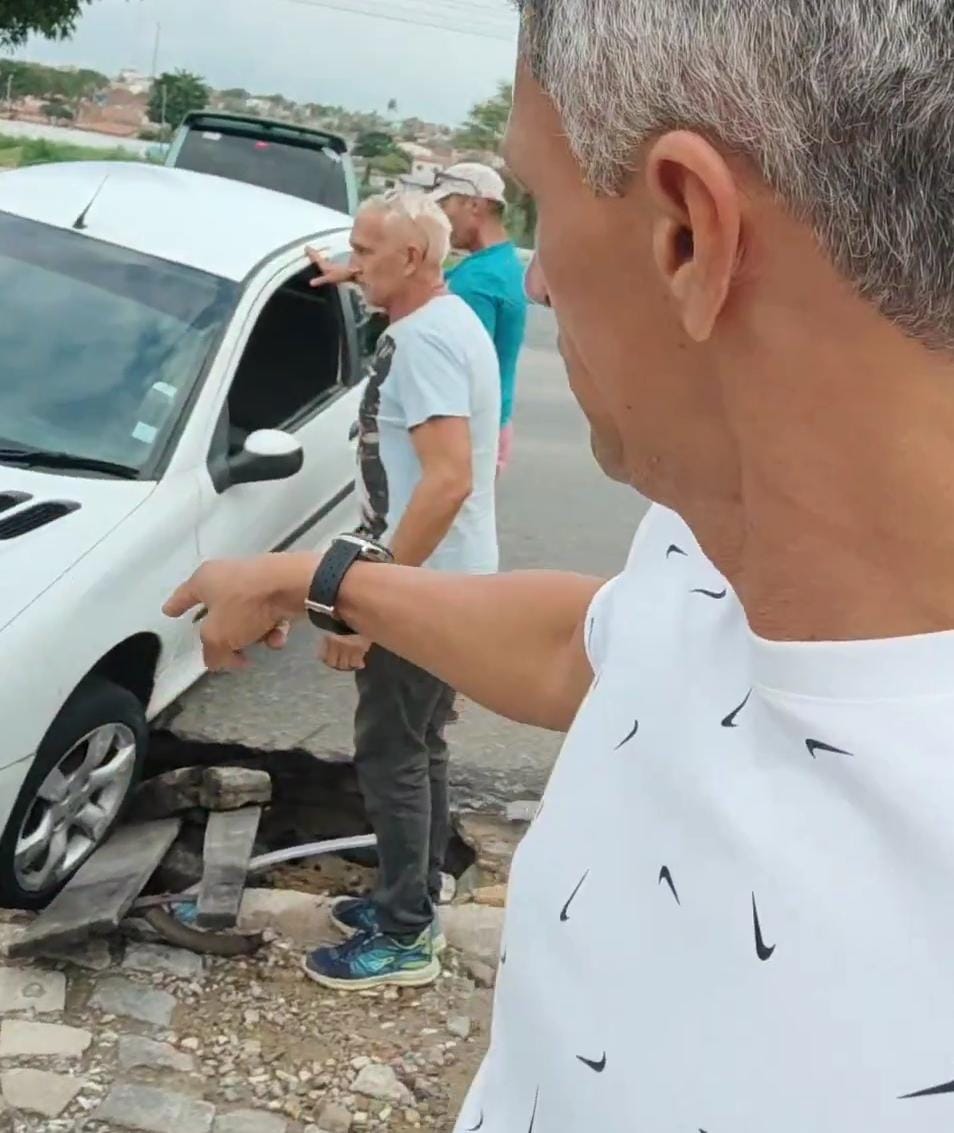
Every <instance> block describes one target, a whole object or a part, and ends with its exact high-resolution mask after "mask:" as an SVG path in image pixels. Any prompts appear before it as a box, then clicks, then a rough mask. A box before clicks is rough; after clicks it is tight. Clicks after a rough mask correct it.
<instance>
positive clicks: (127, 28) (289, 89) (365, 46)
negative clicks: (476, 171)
mask: <svg viewBox="0 0 954 1133" xmlns="http://www.w3.org/2000/svg"><path fill="white" fill-rule="evenodd" d="M321 3H329V4H331V5H333V6H334V7H332V8H326V7H322V6H318V5H319V4H321ZM338 8H344V9H355V8H357V9H365V10H367V11H368V12H382V11H383V12H389V13H391V14H392V15H397V16H400V17H401V21H400V22H399V21H397V20H385V19H382V18H380V17H378V16H376V15H364V14H358V13H357V12H354V11H342V10H337V9H338ZM413 20H425V21H431V22H434V23H439V24H444V25H449V26H452V27H474V26H479V27H481V28H483V29H486V30H488V31H490V32H491V33H493V35H494V36H496V35H497V34H498V33H499V34H501V35H503V36H505V37H506V38H496V37H495V38H491V37H490V36H487V35H483V36H478V35H474V34H463V33H462V32H459V31H450V30H441V29H437V28H433V27H424V26H419V25H418V24H416V23H412V22H410V21H413ZM157 24H159V25H161V37H160V49H159V70H160V71H163V70H175V69H177V68H180V67H181V68H185V69H186V70H189V71H195V72H197V73H198V74H200V75H202V76H204V77H205V78H206V79H207V80H208V82H209V83H211V85H212V86H214V87H216V88H218V89H223V88H227V87H245V88H246V89H247V90H250V91H252V92H253V93H256V94H279V93H280V94H284V95H286V96H287V97H289V98H292V99H294V100H295V101H297V102H320V103H330V104H338V103H340V104H341V105H344V106H347V107H349V108H352V109H355V110H381V111H383V110H384V109H385V108H386V106H387V103H388V100H389V99H391V98H394V99H397V102H398V113H399V115H400V116H401V117H410V116H417V117H420V118H424V119H427V120H429V121H434V122H446V123H449V124H451V125H454V124H457V123H459V122H460V121H461V120H462V119H463V118H464V117H465V116H466V114H467V111H468V110H469V108H470V107H471V105H473V103H475V102H477V101H479V100H481V99H482V98H486V97H488V96H490V95H492V94H493V93H494V91H495V89H496V85H497V83H498V82H500V81H501V80H507V81H509V80H510V79H511V78H512V75H513V67H514V60H515V57H516V24H517V21H516V16H515V15H513V13H512V9H511V6H510V4H509V3H508V0H93V3H92V5H91V6H90V7H89V8H88V9H87V10H86V12H85V14H84V15H83V16H82V17H81V19H80V22H79V24H78V27H77V31H76V34H75V36H74V37H73V38H72V40H70V41H68V42H66V43H50V42H47V41H45V40H42V39H34V40H31V41H30V43H29V44H28V45H27V46H26V47H24V48H22V49H21V50H20V51H19V52H17V57H18V58H20V59H29V60H32V61H34V62H38V63H50V64H76V65H78V66H88V67H93V68H95V69H97V70H101V71H105V72H106V73H107V74H115V73H116V72H118V71H119V70H121V69H123V68H125V67H132V68H135V69H137V70H139V71H142V72H144V73H146V74H150V73H151V72H152V60H153V51H154V46H155V39H156V26H157Z"/></svg>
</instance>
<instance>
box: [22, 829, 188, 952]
mask: <svg viewBox="0 0 954 1133" xmlns="http://www.w3.org/2000/svg"><path fill="white" fill-rule="evenodd" d="M179 825H180V824H179V820H178V819H175V818H167V819H161V820H159V821H157V822H145V823H139V824H137V825H134V826H124V827H122V828H121V829H120V830H118V831H117V832H116V833H115V834H114V835H113V836H112V837H111V838H110V839H109V841H108V842H106V843H105V844H104V845H103V846H100V848H99V849H98V850H96V852H95V853H94V854H93V855H92V857H90V858H89V860H88V861H87V862H85V864H84V865H83V866H81V867H80V870H79V872H78V873H77V874H76V876H75V877H74V878H73V879H72V880H71V881H70V883H69V884H68V885H67V886H66V888H65V889H64V890H63V891H62V892H61V893H59V894H58V895H57V896H56V897H54V898H53V900H52V901H51V902H50V904H49V905H48V906H47V908H46V909H45V910H44V911H43V912H42V913H41V914H40V915H39V916H38V917H37V919H36V920H35V921H34V922H33V924H32V925H30V927H29V928H28V929H27V931H26V932H25V933H24V934H23V936H22V937H20V939H19V940H17V941H14V943H13V944H12V945H11V946H10V955H11V956H32V955H36V954H38V953H40V952H43V951H45V950H46V949H49V948H59V947H61V946H62V945H64V944H70V943H72V942H73V941H75V940H83V939H85V938H86V937H89V936H95V935H99V934H102V933H105V932H108V931H110V930H112V929H114V928H116V927H117V925H118V924H119V922H120V921H121V920H122V919H123V917H124V916H125V915H126V913H127V912H128V911H129V908H130V906H131V905H132V903H133V901H135V899H136V898H137V897H138V896H139V894H140V893H141V892H142V889H143V887H144V886H145V884H146V882H147V881H148V880H149V878H150V877H151V876H152V874H153V873H154V871H155V869H156V866H157V865H158V864H159V862H160V861H162V859H163V857H164V856H165V854H166V852H167V850H168V849H169V847H170V846H171V845H172V843H173V841H175V838H176V835H177V834H178V833H179Z"/></svg>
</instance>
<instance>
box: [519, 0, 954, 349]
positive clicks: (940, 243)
mask: <svg viewBox="0 0 954 1133" xmlns="http://www.w3.org/2000/svg"><path fill="white" fill-rule="evenodd" d="M521 7H522V9H523V51H524V54H525V56H526V58H527V60H528V62H529V64H530V67H531V69H532V70H533V72H534V74H535V75H536V77H537V79H538V80H539V81H540V83H541V84H542V86H543V87H544V89H545V90H546V91H547V92H548V93H549V94H550V96H551V97H552V98H553V100H554V102H555V104H556V106H557V109H558V111H559V113H560V115H561V117H562V119H563V124H564V127H565V129H566V132H567V136H568V138H569V142H570V145H571V147H572V149H573V151H574V152H575V154H576V156H577V158H578V159H579V161H580V163H581V165H582V167H583V170H584V173H585V175H586V177H587V179H588V180H589V182H590V183H591V184H592V185H593V186H594V188H596V189H597V190H601V191H604V192H611V193H613V192H619V191H620V189H621V188H622V187H623V185H624V184H625V181H626V179H627V177H628V176H629V175H630V174H631V172H632V170H633V162H634V157H635V153H636V149H637V147H638V146H639V145H640V144H641V143H643V142H645V141H646V140H647V139H648V138H650V137H652V136H653V135H655V134H658V133H659V132H660V131H664V130H667V129H678V128H688V129H694V130H698V131H700V132H703V133H705V134H706V135H708V136H710V137H712V138H713V140H714V141H716V142H718V143H721V144H722V145H724V146H726V147H728V148H729V149H730V150H733V151H735V152H738V153H741V154H744V155H746V156H747V157H749V158H750V159H751V160H752V161H753V162H754V163H755V164H756V166H757V167H758V168H759V169H760V170H761V173H762V175H763V177H764V178H765V180H766V181H767V182H768V184H769V185H770V186H771V187H772V188H773V189H774V190H775V191H776V193H777V194H778V196H779V198H780V199H781V200H782V201H783V203H784V204H785V205H786V206H787V207H788V208H789V210H790V211H791V212H792V213H793V214H794V215H795V216H796V217H798V218H799V219H800V220H802V221H805V222H806V223H808V224H810V225H811V226H812V228H813V229H814V231H815V233H816V235H817V237H818V239H819V241H820V242H821V244H822V246H823V247H824V248H825V249H826V250H827V252H828V254H829V256H830V257H831V259H832V260H833V262H834V264H835V266H836V267H837V268H838V270H839V271H840V272H841V273H842V274H843V275H844V276H845V277H846V278H847V279H848V280H849V281H850V282H851V283H852V284H853V285H854V286H855V288H856V289H857V290H858V291H859V292H860V293H861V294H862V295H863V296H864V297H865V298H866V299H868V300H869V301H870V302H872V303H874V304H875V305H876V307H877V308H878V309H879V310H880V311H881V312H882V313H883V314H884V315H886V316H887V317H888V318H891V319H893V320H894V321H895V322H896V323H898V324H899V325H900V326H901V327H902V328H903V329H904V330H906V331H907V332H908V333H909V334H911V335H913V336H916V337H918V338H921V339H922V340H924V341H926V342H927V343H928V344H929V345H932V346H940V347H944V348H948V349H950V348H952V347H954V3H951V0H522V4H521Z"/></svg>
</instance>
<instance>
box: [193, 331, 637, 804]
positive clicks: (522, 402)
mask: <svg viewBox="0 0 954 1133" xmlns="http://www.w3.org/2000/svg"><path fill="white" fill-rule="evenodd" d="M555 342H556V335H555V327H554V323H553V318H552V315H551V314H550V313H549V312H548V311H543V310H533V311H532V312H531V319H530V327H529V330H528V336H527V346H526V349H525V351H524V355H523V361H522V365H521V373H520V384H519V388H518V396H517V415H516V436H517V439H516V447H515V452H514V461H513V464H512V465H511V467H510V469H509V470H508V472H507V474H506V476H505V477H503V479H502V480H501V484H500V495H499V530H500V542H501V552H502V565H503V569H506V570H510V569H520V568H526V567H547V568H556V569H565V570H574V571H583V572H586V573H589V574H596V575H600V576H605V577H610V576H611V575H613V574H614V573H616V571H617V570H619V569H620V567H621V566H622V563H623V561H624V559H625V555H626V550H627V548H628V546H629V543H630V541H631V539H632V536H633V532H634V531H635V529H636V526H637V524H638V522H639V519H640V518H641V517H642V515H643V513H644V511H645V508H646V505H645V503H644V502H643V501H642V500H640V499H639V497H638V496H636V495H635V494H634V493H633V492H631V491H629V490H627V489H624V488H622V487H620V486H619V485H616V484H612V483H610V482H609V481H607V480H606V479H605V478H604V477H603V476H602V475H601V473H600V471H599V469H598V468H597V467H596V464H595V463H594V461H593V458H592V456H591V454H590V449H589V443H588V431H587V426H586V422H585V420H584V419H583V417H582V415H581V413H580V411H579V409H578V408H577V406H576V404H575V402H574V401H573V399H572V397H571V396H570V394H569V391H568V390H567V385H566V376H565V374H564V370H563V365H562V363H561V361H560V358H559V355H558V354H557V352H556V345H555ZM510 644H511V643H510V642H509V641H508V637H507V630H506V626H503V625H502V626H500V647H501V649H502V650H504V649H507V648H509V647H510ZM314 650H315V638H314V636H313V635H312V634H311V632H310V631H309V630H308V629H307V628H303V629H302V630H299V631H298V633H297V634H296V635H295V637H293V639H292V641H291V642H290V643H289V647H288V649H287V650H286V651H285V652H284V653H282V654H280V655H274V654H267V653H265V652H261V653H259V654H258V655H256V662H257V663H256V665H255V666H254V667H253V668H252V669H250V670H247V671H245V672H243V673H239V674H227V675H221V676H214V677H209V678H207V679H206V680H205V681H203V682H202V683H201V684H200V685H199V686H197V687H196V688H195V689H194V690H193V691H192V692H191V693H189V694H188V695H187V696H186V697H185V698H184V700H183V702H182V706H181V712H180V713H179V715H178V716H177V717H176V718H175V720H174V721H173V722H172V725H171V728H172V730H173V732H175V733H176V734H177V735H178V736H180V737H181V738H182V739H186V740H192V741H199V742H208V743H227V744H241V745H243V746H246V747H249V748H252V749H254V750H257V751H267V752H275V753H280V752H282V751H289V750H293V749H298V750H301V749H304V750H306V751H310V752H312V753H313V754H315V755H317V756H321V757H334V758H341V757H342V756H344V755H347V753H348V752H349V751H350V746H351V721H352V714H353V711H354V687H353V682H352V680H351V679H350V678H349V677H345V676H342V675H340V674H336V673H331V672H329V671H328V670H326V669H325V668H324V667H323V666H321V665H320V664H317V663H316V662H315V660H314ZM450 738H451V742H452V746H453V753H452V767H453V781H454V786H455V796H456V797H455V801H456V802H457V804H458V805H460V806H462V807H465V808H471V807H472V808H476V809H484V808H487V807H495V806H499V805H501V804H503V803H505V802H507V801H510V800H513V799H521V798H536V797H539V795H540V793H541V792H542V789H543V786H544V784H545V782H546V778H547V776H548V775H549V771H550V768H551V767H552V764H553V760H554V759H555V757H556V754H557V751H558V748H559V742H560V737H559V736H556V735H553V734H551V733H547V732H541V731H538V730H537V729H534V728H528V727H525V726H522V725H517V724H513V723H511V722H509V721H505V720H501V719H500V718H499V717H497V716H494V715H493V714H492V713H490V712H486V711H484V710H483V709H481V708H478V707H477V706H476V705H473V704H470V703H464V704H462V705H461V720H460V723H459V724H457V725H455V726H454V727H453V728H452V729H451V733H450Z"/></svg>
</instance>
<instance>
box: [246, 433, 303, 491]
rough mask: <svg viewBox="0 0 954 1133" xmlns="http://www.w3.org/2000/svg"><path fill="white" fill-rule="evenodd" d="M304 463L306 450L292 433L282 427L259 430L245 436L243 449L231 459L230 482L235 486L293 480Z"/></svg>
mask: <svg viewBox="0 0 954 1133" xmlns="http://www.w3.org/2000/svg"><path fill="white" fill-rule="evenodd" d="M304 464H305V453H304V450H303V449H302V447H301V445H300V444H299V443H298V441H297V440H296V439H295V438H294V437H293V436H292V435H291V433H286V432H284V431H283V430H282V429H257V430H256V431H255V432H254V433H249V435H248V436H247V437H246V438H245V444H244V445H243V446H242V451H241V452H240V453H238V454H237V455H236V456H233V457H230V458H229V462H228V470H229V483H230V484H231V485H232V486H234V485H236V484H260V483H264V482H265V481H267V480H289V479H290V478H291V477H292V476H296V475H297V474H298V473H299V472H300V471H301V470H302V468H303V467H304Z"/></svg>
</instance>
